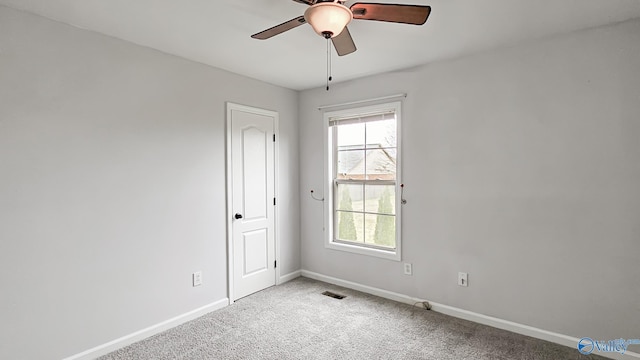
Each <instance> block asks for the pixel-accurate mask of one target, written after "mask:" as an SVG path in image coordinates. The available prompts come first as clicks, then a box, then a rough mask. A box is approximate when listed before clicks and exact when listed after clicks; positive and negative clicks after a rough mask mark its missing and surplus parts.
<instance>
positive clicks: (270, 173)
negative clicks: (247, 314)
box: [227, 104, 277, 301]
mask: <svg viewBox="0 0 640 360" xmlns="http://www.w3.org/2000/svg"><path fill="white" fill-rule="evenodd" d="M227 116H228V119H227V122H228V126H229V129H230V135H229V144H230V146H229V149H230V163H231V169H230V171H231V176H230V179H229V183H230V189H229V195H230V199H228V202H229V210H230V211H229V215H230V216H231V219H230V224H231V226H230V230H231V234H230V237H231V248H232V249H231V253H232V255H231V257H230V263H231V264H232V265H231V266H230V270H231V272H232V273H233V275H232V276H231V279H230V280H231V282H232V283H231V284H230V293H231V301H234V300H236V299H239V298H241V297H244V296H247V295H249V294H252V293H254V292H256V291H260V290H262V289H265V288H267V287H269V286H273V285H275V281H276V272H275V266H276V264H275V260H276V259H275V253H276V252H275V219H274V217H275V209H274V208H275V196H274V195H275V161H274V158H275V151H274V149H275V124H276V119H277V113H275V112H272V111H267V110H262V109H256V108H251V107H246V106H241V105H235V104H228V109H227Z"/></svg>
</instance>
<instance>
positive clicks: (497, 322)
mask: <svg viewBox="0 0 640 360" xmlns="http://www.w3.org/2000/svg"><path fill="white" fill-rule="evenodd" d="M301 275H302V276H304V277H307V278H311V279H315V280H319V281H324V282H326V283H329V284H334V285H338V286H342V287H345V288H349V289H352V290H357V291H361V292H364V293H367V294H371V295H376V296H379V297H381V298H385V299H389V300H394V301H397V302H401V303H405V304H409V305H415V304H416V303H421V302H423V301H429V300H426V299H419V298H414V297H411V296H407V295H403V294H399V293H396V292H392V291H387V290H383V289H379V288H375V287H372V286H367V285H363V284H359V283H355V282H352V281H347V280H342V279H338V278H335V277H331V276H326V275H322V274H318V273H315V272H311V271H307V270H301ZM429 304H430V305H431V310H432V311H436V312H439V313H442V314H446V315H450V316H453V317H457V318H460V319H465V320H469V321H473V322H476V323H479V324H483V325H488V326H491V327H495V328H498V329H502V330H507V331H511V332H514V333H516V334H521V335H526V336H530V337H533V338H536V339H541V340H546V341H550V342H553V343H556V344H560V345H564V346H568V347H572V348H575V349H576V352H577V351H578V350H577V344H578V341H579V340H580V339H578V338H576V337H573V336H568V335H563V334H558V333H555V332H552V331H547V330H542V329H538V328H535V327H532V326H528V325H523V324H519V323H515V322H513V321H508V320H503V319H499V318H496V317H492V316H487V315H483V314H478V313H475V312H472V311H468V310H463V309H459V308H456V307H453V306H448V305H444V304H438V303H434V302H432V301H429ZM594 354H596V355H600V356H603V357H607V358H610V359H619V360H630V359H640V354H638V353H635V352H631V351H627V352H625V353H624V355H623V354H619V353H606V352H597V351H595V352H594Z"/></svg>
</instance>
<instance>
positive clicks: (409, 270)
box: [404, 263, 413, 275]
mask: <svg viewBox="0 0 640 360" xmlns="http://www.w3.org/2000/svg"><path fill="white" fill-rule="evenodd" d="M404 274H405V275H411V274H413V269H412V266H411V264H410V263H404Z"/></svg>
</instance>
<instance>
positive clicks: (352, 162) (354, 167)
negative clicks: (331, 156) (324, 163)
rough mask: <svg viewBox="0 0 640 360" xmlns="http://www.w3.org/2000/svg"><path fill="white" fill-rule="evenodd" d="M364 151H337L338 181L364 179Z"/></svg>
mask: <svg viewBox="0 0 640 360" xmlns="http://www.w3.org/2000/svg"><path fill="white" fill-rule="evenodd" d="M364 155H365V151H364V150H347V151H338V173H337V174H336V178H338V179H354V180H362V179H364V165H365V164H364V158H365V156H364Z"/></svg>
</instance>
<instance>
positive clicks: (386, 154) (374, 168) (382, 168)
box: [366, 149, 396, 180]
mask: <svg viewBox="0 0 640 360" xmlns="http://www.w3.org/2000/svg"><path fill="white" fill-rule="evenodd" d="M366 174H367V180H395V179H396V151H395V149H380V150H368V151H367V155H366Z"/></svg>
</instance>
